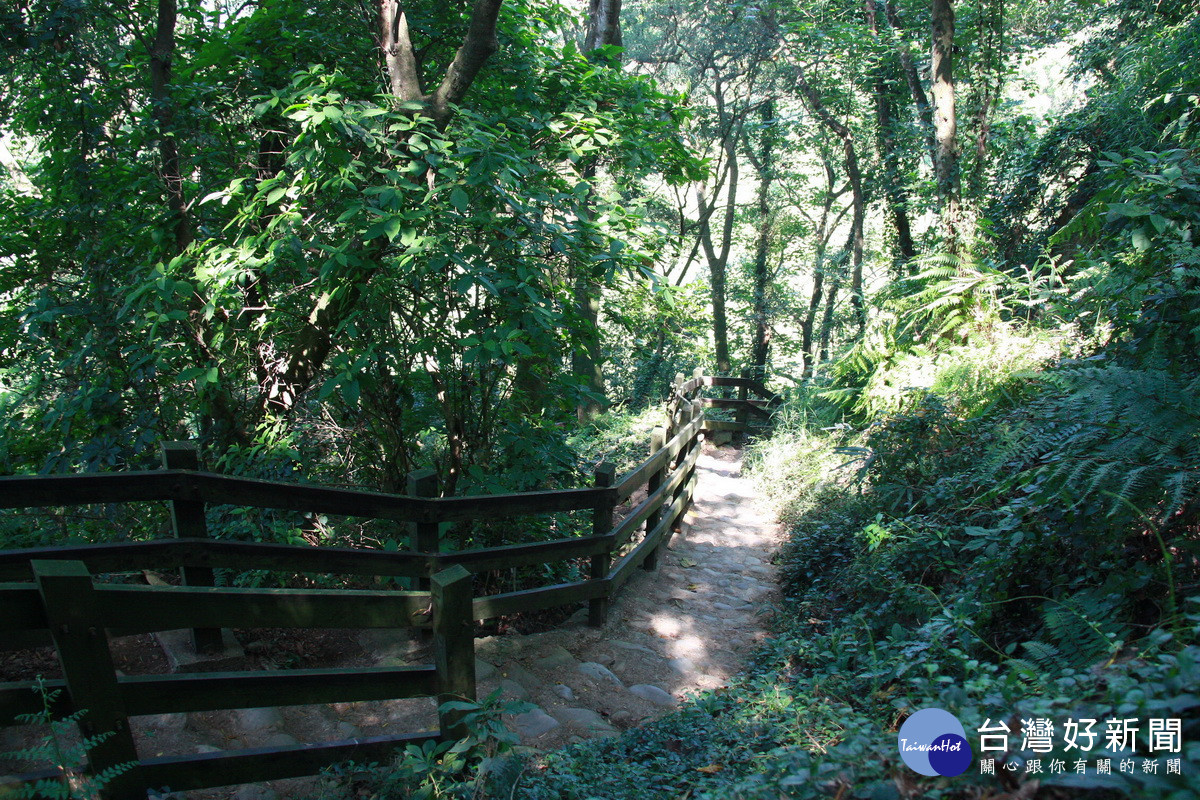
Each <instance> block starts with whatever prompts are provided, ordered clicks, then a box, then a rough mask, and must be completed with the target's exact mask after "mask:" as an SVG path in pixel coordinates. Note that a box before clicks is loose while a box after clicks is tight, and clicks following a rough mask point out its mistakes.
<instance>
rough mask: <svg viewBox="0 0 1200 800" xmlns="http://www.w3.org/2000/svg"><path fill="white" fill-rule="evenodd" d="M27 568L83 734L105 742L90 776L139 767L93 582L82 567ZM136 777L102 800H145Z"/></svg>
mask: <svg viewBox="0 0 1200 800" xmlns="http://www.w3.org/2000/svg"><path fill="white" fill-rule="evenodd" d="M29 565H30V567H31V568H32V569H33V575H34V580H36V581H37V585H38V592H39V593H40V594H41V598H42V605H43V606H44V607H45V609H46V622H47V623H48V624H49V626H50V635H51V637H52V638H53V639H54V647H55V649H56V650H57V651H58V660H59V663H60V664H61V665H62V671H63V678H64V679H65V681H66V684H67V693H68V694H69V695H70V697H71V707H72V709H74V710H75V711H83V712H85V713H84V715H83V717H82V719H80V720H79V723H78V724H79V731H80V733H81V734H82V735H83V737H84V738H85V739H90V738H94V737H98V736H99V737H103V738H102V739H101V740H100V741H96V742H94V744H93V745H92V747H91V749H90V750H88V753H87V761H88V771H89V772H90V773H92V774H97V773H100V772H102V771H104V770H106V769H109V768H111V767H116V766H119V765H122V764H132V763H135V762H137V760H138V755H137V747H136V746H135V745H134V743H133V734H131V733H130V731H129V718H128V717H127V716H126V714H125V705H124V703H123V702H122V701H121V690H120V687H119V686H118V685H117V675H116V669H115V667H114V666H113V660H112V653H111V652H109V649H108V635H107V633H106V632H105V630H104V620H102V619H101V618H100V613H99V612H100V604H99V602H97V598H96V596H95V594H96V591H95V587H93V586H92V576H91V575H90V574H88V571H87V567H85V566H84V564H83V562H82V561H51V560H40V559H38V560H34V561H30V562H29ZM68 766H70V765H68ZM135 775H136V770H134V771H130V772H126V773H125V774H124V775H120V776H118V777H117V778H115V779H113V780H111V781H109V783H108V785H107V786H106V787H105V788H104V790H103V794H102V796H103V797H106V798H121V800H125V798H135V797H137V798H141V800H145V797H146V792H145V790H141V791H140V792H139V791H138V790H137V788H136V786H135V785H134V780H135V779H136V778H135Z"/></svg>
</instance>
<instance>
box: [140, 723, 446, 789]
mask: <svg viewBox="0 0 1200 800" xmlns="http://www.w3.org/2000/svg"><path fill="white" fill-rule="evenodd" d="M437 739H438V734H437V733H436V732H428V733H409V734H404V735H402V736H372V737H368V738H362V739H348V740H343V741H337V742H325V743H322V744H305V745H293V746H291V747H258V748H253V749H247V750H234V751H228V750H226V751H222V752H217V753H202V754H199V755H189V756H160V757H158V758H147V759H144V760H143V761H142V762H141V764H140V765H139V766H138V767H137V768H136V769H135V770H134V778H135V780H136V781H137V782H138V784H139V785H141V786H142V787H145V788H146V789H151V788H152V789H160V788H164V787H169V788H170V790H171V791H172V792H186V791H192V790H194V789H211V788H214V787H217V786H233V785H235V784H239V783H257V782H259V781H270V780H278V779H280V778H297V777H300V776H302V775H316V774H317V773H319V772H320V771H321V770H322V769H324V768H325V767H328V766H331V765H333V764H337V763H339V762H342V761H350V760H353V761H354V762H355V763H358V764H369V763H383V764H386V763H388V762H389V761H390V760H391V757H392V753H393V751H395V750H396V749H397V748H403V747H406V746H407V745H410V744H416V745H421V744H424V743H425V742H429V741H436V740H437ZM144 796H145V795H144V794H143V797H144Z"/></svg>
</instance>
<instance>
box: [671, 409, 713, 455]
mask: <svg viewBox="0 0 1200 800" xmlns="http://www.w3.org/2000/svg"><path fill="white" fill-rule="evenodd" d="M689 413H690V412H689ZM704 422H705V420H704V417H703V415H700V416H696V417H695V418H694V419H692V420H691V421H690V422H688V423H687V424H685V425H684V426H683V427H682V428H681V429H680V431H679V433H677V434H675V436H673V437H672V438H671V440H670V441H669V442H667V443H666V445H664V448H665V449H666V450H667V452H669V453H670V454H671V457H672V458H674V457H675V456H677V455H679V451H680V450H683V449H685V448H690V447H691V446H692V444H693V443H694V440H695V438H696V434H697V433H699V432H700V431H701V430H702V429H703V425H704Z"/></svg>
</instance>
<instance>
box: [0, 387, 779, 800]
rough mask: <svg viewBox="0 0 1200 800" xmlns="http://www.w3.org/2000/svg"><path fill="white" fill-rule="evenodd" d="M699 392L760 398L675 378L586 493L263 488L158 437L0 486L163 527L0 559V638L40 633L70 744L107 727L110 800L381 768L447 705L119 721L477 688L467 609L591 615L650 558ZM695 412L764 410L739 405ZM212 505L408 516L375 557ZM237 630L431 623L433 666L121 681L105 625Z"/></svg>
mask: <svg viewBox="0 0 1200 800" xmlns="http://www.w3.org/2000/svg"><path fill="white" fill-rule="evenodd" d="M705 386H718V387H733V388H738V389H739V390H750V391H755V392H757V393H759V394H762V395H764V396H767V397H773V396H771V395H769V393H767V392H766V390H765V389H763V388H762V387H761V386H760V385H758V384H755V383H754V382H753V381H748V380H747V379H744V378H713V377H707V376H703V375H700V374H696V375H694V376H693V377H692V378H691V379H690V380H685V379H684V377H683V376H682V375H680V376H677V378H676V382H675V387H674V391H673V392H672V397H671V399H670V401H669V402H668V407H667V412H668V420H669V421H668V425H667V426H666V427H665V428H658V429H656V430H655V431H654V432H653V434H652V437H651V443H650V451H651V452H650V456H649V458H647V459H646V460H645V461H644V462H642V463H641V464H639V465H638V466H637V467H636V468H634V469H633V470H631V471H629V472H628V473H626V474H625V475H622V476H620V477H617V476H615V475H614V471H613V469H612V468H611V466H609V465H606V464H601V465H600V466H599V467H597V469H596V471H595V479H594V486H592V487H589V488H582V489H566V490H557V491H544V492H529V493H522V494H503V495H487V496H481V497H449V498H439V497H431V496H428V495H430V494H434V493H435V492H436V484H435V483H433V482H431V481H430V480H429V476H428V475H416V476H414V477H413V479H412V480H411V481H410V489H411V490H412V491H413V493H412V494H411V495H408V496H401V495H388V494H381V493H377V492H366V491H358V490H348V489H335V488H325V487H318V486H304V485H296V484H286V483H279V482H274V481H260V480H252V479H246V478H236V477H231V476H227V475H218V474H214V473H208V472H203V471H200V470H199V469H198V466H199V464H198V460H197V458H196V454H195V450H194V449H192V448H189V447H188V446H187V445H186V443H171V444H169V445H166V446H164V453H163V461H164V466H165V467H166V469H163V470H159V471H153V472H128V473H117V474H110V475H96V474H92V475H71V476H54V477H10V478H0V508H28V507H39V506H67V505H80V504H88V503H119V502H133V501H147V500H160V501H167V502H169V503H170V504H171V515H172V523H173V528H174V533H175V538H173V539H168V540H157V541H148V542H121V543H115V544H96V545H82V546H74V547H55V548H32V549H24V550H8V551H0V580H4V581H14V582H13V583H6V584H0V608H3V609H4V614H3V615H0V649H12V648H16V647H30V646H35V645H49V644H53V645H54V647H55V648H56V649H57V651H58V656H59V660H60V662H61V664H62V667H63V675H64V677H63V679H62V680H61V681H50V682H48V683H47V685H48V686H49V687H50V688H51V689H58V688H62V689H65V690H66V691H65V692H63V693H62V694H61V695H60V697H59V699H58V701H57V704H56V706H55V707H54V709H53V711H54V712H55V713H56V714H63V715H65V714H69V713H71V712H72V711H74V710H76V709H86V710H87V714H86V716H85V717H84V719H83V723H82V725H81V727H83V733H84V735H85V736H91V735H94V734H96V733H99V732H101V731H112V732H113V735H111V736H110V737H109V738H108V739H106V740H105V742H103V743H102V744H101V745H100V746H98V748H97V749H95V750H93V751H92V753H91V754H90V756H89V759H90V761H89V769H90V770H91V771H94V772H99V771H101V770H103V769H105V768H106V767H108V766H112V765H114V764H122V763H134V764H135V765H136V766H134V768H133V769H132V770H131V771H130V772H129V773H127V774H126V775H124V776H122V777H121V778H120V779H118V780H117V781H116V782H114V783H113V784H112V785H111V787H110V789H109V790H108V794H110V795H111V796H113V797H139V798H140V797H144V796H145V789H146V788H147V787H163V786H169V787H170V788H171V789H172V790H174V791H186V790H191V789H200V788H209V787H213V786H223V785H229V784H234V783H243V782H250V781H262V780H272V779H276V778H284V777H293V776H296V775H304V774H312V773H315V772H317V771H319V770H320V769H321V768H322V767H324V766H327V765H329V764H333V763H336V762H338V761H343V760H346V759H349V758H354V759H356V760H359V761H362V760H372V759H374V760H378V759H380V758H382V757H383V756H384V755H386V753H387V752H389V751H390V750H391V749H393V748H395V747H397V746H401V745H403V744H405V743H408V742H419V741H425V740H428V739H430V738H445V737H448V736H453V735H455V734H456V733H458V732H459V731H458V730H457V723H456V721H455V719H454V718H453V717H448V716H446V715H442V717H441V719H440V729H439V730H438V731H436V732H423V733H415V734H407V735H404V736H391V737H375V738H371V739H356V740H351V741H344V742H328V743H324V744H319V745H301V746H291V747H275V748H259V749H255V750H250V751H234V752H222V753H213V754H205V755H201V756H186V757H175V756H172V757H159V758H150V759H141V758H139V757H138V755H137V752H136V748H134V746H133V739H132V737H131V735H130V733H129V725H128V717H129V716H136V715H140V714H157V713H182V712H192V711H206V710H214V709H225V708H246V707H257V706H263V705H286V704H311V703H331V702H352V701H358V700H379V699H397V698H404V697H416V696H434V695H437V696H441V697H443V698H445V697H451V696H457V697H466V698H473V697H474V694H475V676H474V663H475V662H474V649H473V640H472V638H471V622H472V620H484V619H489V618H493V617H499V616H504V615H508V614H513V613H517V612H529V611H534V610H539V609H545V608H551V607H556V606H564V605H570V604H575V603H580V602H584V601H586V602H587V603H588V609H589V611H588V621H589V624H591V625H595V626H599V625H603V624H604V622H605V620H606V617H607V611H608V604H609V602H610V600H611V598H612V597H613V595H614V594H615V593H616V592H617V591H618V590H619V589H620V587H621V586H622V585H623V584H624V583H625V581H627V580H628V579H629V577H630V576H631V575H632V574H633V570H635V569H637V568H638V567H639V566H640V567H643V568H645V569H654V567H655V565H656V563H657V554H658V551H659V549H660V548H661V547H662V546H663V545H664V543H665V542H666V541H667V540H668V539H669V536H670V535H671V533H672V532H673V531H674V530H675V529H676V527H677V526H678V524H679V522H680V520H681V519H682V517H683V515H684V513H685V511H686V510H687V508H688V505H689V504H690V503H691V499H692V493H693V490H694V487H695V481H696V479H695V465H696V460H697V457H698V456H699V452H700V449H699V438H698V437H699V433H700V431H701V430H703V429H711V428H710V427H709V423H708V422H707V421H706V420H705V419H704V416H703V413H702V407H703V405H704V403H705V400H702V399H700V398H698V394H699V391H700V389H701V388H702V387H705ZM709 405H713V406H718V407H722V408H734V409H735V410H744V409H753V410H754V411H755V412H758V411H761V410H762V407H761V406H760V405H759V404H752V402H751V401H749V400H748V399H740V400H719V401H716V402H711V403H709ZM642 487H645V488H646V496H645V498H644V499H643V500H641V501H640V502H638V503H637V505H635V506H633V507H632V508H631V509H629V510H628V511H627V513H625V514H624V516H623V517H622V518H621V519H619V520H616V519H614V517H615V510H616V509H617V507H618V506H620V505H621V504H623V503H625V501H627V500H628V499H629V498H630V497H632V496H633V495H634V494H635V493H636V492H637V491H638V490H639V489H641V488H642ZM422 495H426V496H422ZM210 504H212V505H216V504H222V505H237V506H249V507H256V508H271V509H290V510H296V511H305V512H312V513H323V514H340V515H346V516H353V517H367V518H377V519H392V520H403V521H405V522H409V523H411V524H412V525H413V537H412V538H413V545H414V546H413V548H412V549H410V550H407V551H399V552H380V551H377V550H364V549H354V548H333V547H309V546H294V545H279V544H266V543H250V542H236V541H228V540H215V539H211V538H208V531H207V523H206V518H205V508H206V506H207V505H210ZM588 509H590V510H591V512H592V535H590V536H583V537H576V538H568V539H558V540H553V541H543V542H534V543H516V544H510V545H504V546H500V547H490V548H485V549H475V550H462V551H457V552H442V551H441V548H440V543H439V542H438V530H439V527H438V526H439V524H440V523H442V522H451V521H461V520H471V519H485V518H495V517H509V516H517V515H525V514H535V513H552V512H560V511H574V510H588ZM578 558H587V559H589V562H590V566H589V569H588V578H587V579H585V580H580V581H573V582H570V583H563V584H558V585H553V586H541V587H536V588H532V589H525V590H521V591H514V592H508V593H503V594H494V595H489V596H483V597H473V596H472V592H471V585H472V581H471V575H472V573H479V572H485V571H488V570H496V569H507V568H513V567H521V566H529V565H537V564H545V563H552V562H556V561H562V560H566V559H578ZM167 568H170V569H179V570H180V571H181V574H182V579H183V586H180V587H172V586H130V585H115V584H103V583H97V582H95V581H93V579H92V575H95V574H100V573H114V572H133V571H139V570H146V569H159V570H161V569H167ZM218 568H229V569H236V570H239V571H242V570H255V569H266V570H283V571H288V572H297V573H300V572H303V573H331V574H343V575H359V576H400V577H409V578H414V579H416V580H417V581H418V586H419V588H420V589H422V590H423V591H417V592H400V591H358V590H296V589H230V588H213V585H212V584H213V570H214V569H218ZM22 581H24V582H22ZM235 626H236V627H239V628H246V627H313V628H320V627H330V628H347V627H354V628H379V627H383V628H403V627H431V628H432V630H433V635H434V644H435V648H436V651H437V654H438V657H437V666H436V667H434V666H427V667H411V668H400V669H353V670H288V671H286V672H262V671H255V672H226V673H206V674H203V675H184V676H171V677H159V676H152V677H144V676H138V677H124V676H120V677H119V676H117V675H116V673H115V671H114V669H113V666H112V658H111V655H110V654H109V650H108V644H107V638H106V636H105V635H104V632H105V631H106V630H107V631H108V633H109V634H111V635H125V634H133V633H144V632H149V631H161V630H172V629H179V628H187V629H192V630H193V632H194V637H195V644H196V647H197V649H198V650H204V649H206V648H212V647H214V646H215V645H216V644H217V643H219V641H220V629H221V628H228V627H235ZM33 686H34V685H33V684H32V683H30V682H22V683H8V684H0V725H6V724H12V722H13V721H14V719H15V718H16V717H17V716H18V715H21V714H29V713H35V712H37V711H39V710H41V708H42V706H41V702H42V701H41V698H40V696H39V695H38V694H37V693H35V692H34V691H33ZM25 777H27V776H23V778H22V779H25ZM0 788H3V784H2V783H0Z"/></svg>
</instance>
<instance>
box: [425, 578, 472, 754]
mask: <svg viewBox="0 0 1200 800" xmlns="http://www.w3.org/2000/svg"><path fill="white" fill-rule="evenodd" d="M429 591H430V601H431V603H432V604H433V643H434V650H435V653H436V655H435V659H436V662H435V663H436V664H437V675H438V706H439V708H438V726H439V728H440V729H441V734H442V738H443V739H462V738H463V737H465V736H466V735H467V729H466V726H465V725H463V723H462V718H463V717H464V716H465V712H463V711H445V712H443V711H442V710H441V708H440V706H441V705H442V704H443V703H448V702H451V701H454V700H458V701H463V700H468V701H474V700H475V631H474V627H475V621H474V620H473V619H472V613H471V573H470V572H468V571H467V569H466V567H464V566H463V565H462V564H455V565H454V566H453V567H450V568H449V569H444V570H442V571H441V572H439V573H437V574H436V575H434V576H432V577H431V578H430V586H429Z"/></svg>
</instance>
